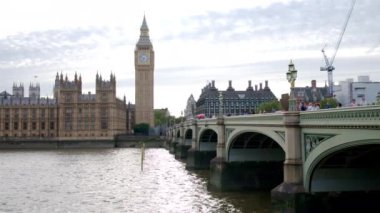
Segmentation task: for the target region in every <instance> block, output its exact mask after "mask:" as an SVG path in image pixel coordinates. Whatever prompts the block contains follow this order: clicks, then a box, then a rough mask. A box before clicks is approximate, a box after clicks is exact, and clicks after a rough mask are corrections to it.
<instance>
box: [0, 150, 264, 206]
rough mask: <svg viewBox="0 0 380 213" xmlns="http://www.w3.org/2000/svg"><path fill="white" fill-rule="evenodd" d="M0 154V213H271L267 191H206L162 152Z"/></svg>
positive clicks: (196, 175) (201, 180)
mask: <svg viewBox="0 0 380 213" xmlns="http://www.w3.org/2000/svg"><path fill="white" fill-rule="evenodd" d="M140 159H141V152H140V149H134V148H131V149H66V150H44V151H36V150H0V180H1V183H0V212H165V213H166V212H269V208H270V196H269V193H268V192H264V193H262V192H235V193H217V192H210V191H208V190H207V182H208V171H188V170H186V169H185V166H186V165H185V163H183V162H180V161H178V160H175V159H174V156H173V155H171V154H169V153H168V151H167V150H165V149H147V150H146V153H145V160H144V164H143V168H144V169H143V171H141V161H140Z"/></svg>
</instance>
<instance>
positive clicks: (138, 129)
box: [133, 123, 149, 135]
mask: <svg viewBox="0 0 380 213" xmlns="http://www.w3.org/2000/svg"><path fill="white" fill-rule="evenodd" d="M133 130H134V132H135V134H137V135H149V124H147V123H139V124H136V125H135V126H134V128H133Z"/></svg>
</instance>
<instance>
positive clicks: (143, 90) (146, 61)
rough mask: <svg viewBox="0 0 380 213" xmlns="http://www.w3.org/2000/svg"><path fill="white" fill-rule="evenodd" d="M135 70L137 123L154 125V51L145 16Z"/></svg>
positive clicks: (137, 45)
mask: <svg viewBox="0 0 380 213" xmlns="http://www.w3.org/2000/svg"><path fill="white" fill-rule="evenodd" d="M135 72H136V75H135V101H136V109H135V113H136V114H135V119H136V124H139V123H148V124H149V125H150V126H151V127H154V112H153V106H154V51H153V45H152V43H151V42H150V39H149V29H148V25H147V24H146V20H145V16H144V20H143V23H142V25H141V28H140V39H139V41H138V42H137V44H136V49H135Z"/></svg>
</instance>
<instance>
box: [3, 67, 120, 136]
mask: <svg viewBox="0 0 380 213" xmlns="http://www.w3.org/2000/svg"><path fill="white" fill-rule="evenodd" d="M126 110H127V108H126V104H125V98H124V100H120V99H118V98H116V78H115V76H114V75H112V74H111V76H110V80H103V79H102V76H101V75H98V74H97V75H96V94H91V93H88V94H82V78H81V76H79V77H78V76H77V74H75V78H74V80H73V81H70V80H69V79H68V77H67V76H66V77H65V78H64V77H63V74H61V75H58V73H57V76H56V79H55V85H54V98H47V97H46V98H44V97H40V86H39V84H36V85H33V84H30V86H29V97H24V86H23V84H20V85H16V84H14V85H13V94H12V95H11V94H9V93H7V92H6V91H4V92H1V93H0V137H24V138H55V139H64V140H80V139H91V140H96V139H107V140H108V139H113V137H114V136H115V135H116V134H121V133H125V132H126V131H127V129H126V124H127V121H126V119H127V117H126V116H127V114H126Z"/></svg>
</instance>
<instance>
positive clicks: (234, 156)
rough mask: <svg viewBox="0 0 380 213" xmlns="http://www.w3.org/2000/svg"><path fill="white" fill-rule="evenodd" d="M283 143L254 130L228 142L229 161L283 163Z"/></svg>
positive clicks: (241, 132) (241, 133)
mask: <svg viewBox="0 0 380 213" xmlns="http://www.w3.org/2000/svg"><path fill="white" fill-rule="evenodd" d="M281 145H283V144H282V143H280V142H278V141H276V140H274V139H273V138H272V137H270V136H268V135H266V134H264V133H262V132H259V131H252V130H244V131H240V132H237V133H235V134H234V135H232V136H231V137H230V139H229V141H228V142H227V149H226V152H227V153H226V154H227V155H226V156H227V161H229V162H232V161H281V162H283V161H284V160H285V151H284V149H283V147H282V146H281Z"/></svg>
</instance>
